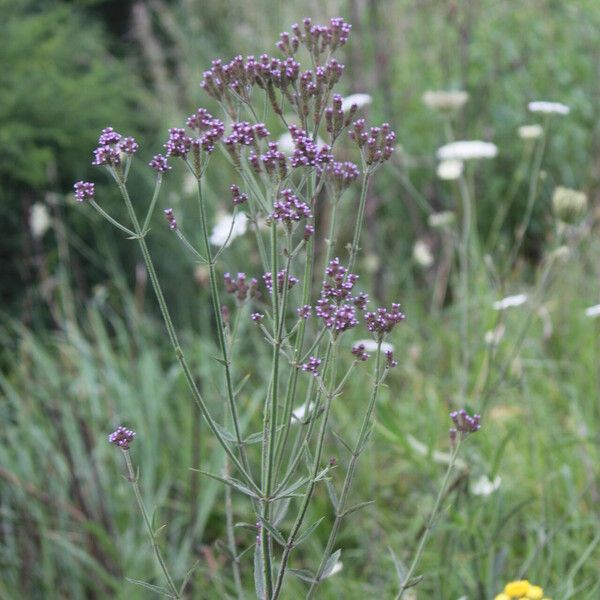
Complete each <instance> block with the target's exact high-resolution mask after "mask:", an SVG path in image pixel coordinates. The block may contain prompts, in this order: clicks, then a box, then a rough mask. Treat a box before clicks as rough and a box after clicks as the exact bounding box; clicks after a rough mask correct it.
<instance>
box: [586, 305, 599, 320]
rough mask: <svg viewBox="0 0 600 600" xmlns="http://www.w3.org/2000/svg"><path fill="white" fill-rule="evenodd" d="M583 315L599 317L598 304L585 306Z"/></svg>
mask: <svg viewBox="0 0 600 600" xmlns="http://www.w3.org/2000/svg"><path fill="white" fill-rule="evenodd" d="M585 316H586V317H590V318H591V319H595V318H597V317H600V304H594V306H590V307H588V308H586V309H585Z"/></svg>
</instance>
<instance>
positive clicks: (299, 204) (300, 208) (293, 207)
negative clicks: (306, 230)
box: [269, 189, 312, 227]
mask: <svg viewBox="0 0 600 600" xmlns="http://www.w3.org/2000/svg"><path fill="white" fill-rule="evenodd" d="M269 218H270V219H274V220H275V221H277V222H279V223H284V224H286V225H287V226H288V227H291V225H292V223H294V222H297V221H300V220H301V219H310V218H312V212H311V210H310V207H309V206H308V204H306V202H303V201H302V200H300V199H299V198H298V197H297V196H296V195H295V194H294V192H293V191H292V190H291V189H285V190H283V191H282V192H281V198H280V199H279V200H277V202H275V203H274V204H273V212H272V213H271V215H270V216H269Z"/></svg>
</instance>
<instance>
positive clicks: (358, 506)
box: [342, 500, 375, 518]
mask: <svg viewBox="0 0 600 600" xmlns="http://www.w3.org/2000/svg"><path fill="white" fill-rule="evenodd" d="M370 504H375V501H374V500H369V501H367V502H359V503H358V504H355V505H354V506H351V507H350V508H348V509H346V510H345V511H344V512H343V513H342V517H344V518H345V517H347V516H349V515H351V514H352V513H354V512H356V511H357V510H361V509H363V508H365V507H366V506H369V505H370Z"/></svg>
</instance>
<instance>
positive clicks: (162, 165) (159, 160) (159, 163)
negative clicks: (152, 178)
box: [148, 154, 171, 173]
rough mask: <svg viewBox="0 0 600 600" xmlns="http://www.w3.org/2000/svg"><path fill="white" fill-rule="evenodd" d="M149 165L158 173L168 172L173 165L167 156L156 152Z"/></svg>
mask: <svg viewBox="0 0 600 600" xmlns="http://www.w3.org/2000/svg"><path fill="white" fill-rule="evenodd" d="M148 165H149V166H150V167H151V168H152V169H154V170H155V171H156V172H157V173H166V172H167V171H170V170H171V167H170V166H169V163H168V162H167V157H166V156H164V155H162V154H155V155H154V156H153V157H152V160H151V161H150V162H149V163H148Z"/></svg>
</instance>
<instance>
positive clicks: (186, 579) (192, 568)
mask: <svg viewBox="0 0 600 600" xmlns="http://www.w3.org/2000/svg"><path fill="white" fill-rule="evenodd" d="M200 562H201V561H200V560H197V561H196V562H195V563H194V564H193V565H192V566H191V567H190V568H189V569H188V571H187V573H186V574H185V577H184V578H183V582H182V584H181V587H180V588H179V595H180V596H183V593H184V592H185V588H186V586H187V584H188V582H189V580H190V579H191V577H192V574H193V573H194V571H195V570H196V569H197V568H198V565H199V564H200Z"/></svg>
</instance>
